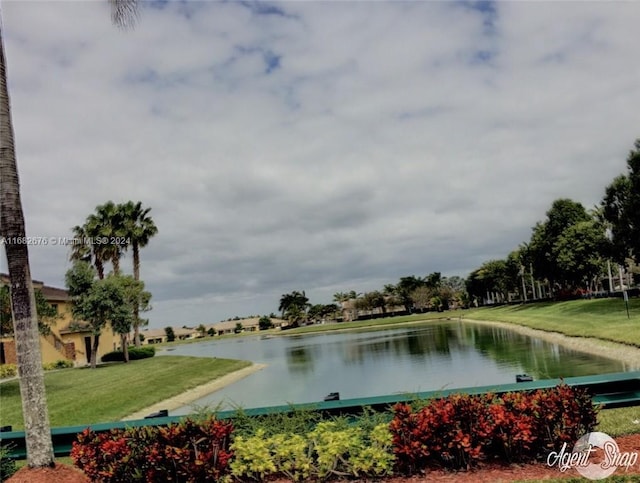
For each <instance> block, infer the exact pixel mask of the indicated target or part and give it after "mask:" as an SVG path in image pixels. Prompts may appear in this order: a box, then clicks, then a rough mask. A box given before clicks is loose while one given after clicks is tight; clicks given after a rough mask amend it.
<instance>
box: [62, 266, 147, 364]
mask: <svg viewBox="0 0 640 483" xmlns="http://www.w3.org/2000/svg"><path fill="white" fill-rule="evenodd" d="M94 274H95V272H94V270H93V268H92V267H91V266H90V265H89V264H88V263H86V262H76V263H74V265H73V267H72V268H71V269H70V270H69V271H68V272H67V274H66V282H67V287H68V289H69V295H71V298H72V300H73V308H72V311H73V315H74V317H77V318H79V319H81V320H84V321H85V322H87V323H88V324H89V328H90V330H91V336H92V344H91V359H90V360H91V367H92V368H95V367H96V363H97V354H98V346H99V344H100V335H101V333H102V330H103V329H104V327H105V326H106V324H107V322H111V326H112V328H113V330H114V332H116V333H118V334H120V336H121V342H122V347H123V351H124V355H125V360H128V358H127V343H126V337H127V334H128V333H129V331H130V330H131V322H132V319H133V304H134V303H135V302H136V301H137V300H141V299H142V298H143V297H142V296H141V295H140V292H142V291H143V288H144V285H142V284H141V282H138V281H135V280H133V278H132V277H130V276H128V277H124V276H121V275H115V274H112V275H109V276H107V277H105V278H103V279H98V280H95V279H94ZM147 300H148V299H147Z"/></svg>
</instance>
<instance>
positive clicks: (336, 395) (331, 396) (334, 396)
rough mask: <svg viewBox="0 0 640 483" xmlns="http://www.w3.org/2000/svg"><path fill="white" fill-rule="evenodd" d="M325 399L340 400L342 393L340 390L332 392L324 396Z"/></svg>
mask: <svg viewBox="0 0 640 483" xmlns="http://www.w3.org/2000/svg"><path fill="white" fill-rule="evenodd" d="M324 400H325V401H339V400H340V393H339V392H331V393H329V395H327V396H326V397H325V398H324Z"/></svg>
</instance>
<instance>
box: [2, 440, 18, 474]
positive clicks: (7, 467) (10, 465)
mask: <svg viewBox="0 0 640 483" xmlns="http://www.w3.org/2000/svg"><path fill="white" fill-rule="evenodd" d="M16 471H18V468H17V467H16V462H15V461H14V460H13V459H12V458H9V448H7V447H6V446H0V483H1V482H3V481H6V480H8V479H9V478H10V477H11V475H13V474H14V473H15V472H16Z"/></svg>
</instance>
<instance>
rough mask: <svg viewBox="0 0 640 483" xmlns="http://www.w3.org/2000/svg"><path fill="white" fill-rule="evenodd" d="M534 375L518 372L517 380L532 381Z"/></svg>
mask: <svg viewBox="0 0 640 483" xmlns="http://www.w3.org/2000/svg"><path fill="white" fill-rule="evenodd" d="M531 381H533V377H531V376H529V375H528V374H516V382H531Z"/></svg>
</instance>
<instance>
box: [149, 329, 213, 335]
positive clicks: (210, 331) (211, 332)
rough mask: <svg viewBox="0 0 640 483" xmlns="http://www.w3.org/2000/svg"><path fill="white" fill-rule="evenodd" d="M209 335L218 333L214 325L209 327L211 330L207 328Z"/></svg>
mask: <svg viewBox="0 0 640 483" xmlns="http://www.w3.org/2000/svg"><path fill="white" fill-rule="evenodd" d="M140 335H142V334H140ZM207 335H209V336H211V337H213V336H214V335H216V330H215V329H214V328H213V327H209V330H207Z"/></svg>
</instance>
